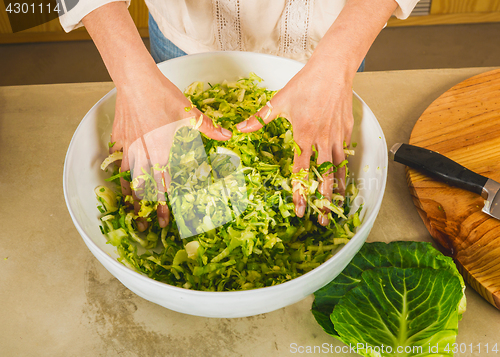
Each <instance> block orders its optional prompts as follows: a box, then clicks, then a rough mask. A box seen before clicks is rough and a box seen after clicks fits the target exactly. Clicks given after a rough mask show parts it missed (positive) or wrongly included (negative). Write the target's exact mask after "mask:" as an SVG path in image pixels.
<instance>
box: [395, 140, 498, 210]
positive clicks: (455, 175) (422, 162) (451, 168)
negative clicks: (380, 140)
mask: <svg viewBox="0 0 500 357" xmlns="http://www.w3.org/2000/svg"><path fill="white" fill-rule="evenodd" d="M389 157H390V158H391V159H392V160H394V161H395V162H399V163H401V164H403V165H406V166H408V167H411V168H414V169H417V170H419V171H423V172H425V173H427V174H429V175H431V176H433V177H435V178H437V179H439V180H441V181H444V182H445V183H447V184H448V185H450V186H455V187H458V188H461V189H464V190H467V191H470V192H473V193H475V194H478V195H481V197H483V198H484V199H485V201H484V207H483V209H482V211H483V212H484V213H486V214H488V215H490V216H492V217H494V218H496V219H500V194H499V191H500V183H498V182H497V181H495V180H492V179H490V178H488V177H485V176H482V175H480V174H478V173H476V172H474V171H471V170H469V169H467V168H466V167H464V166H462V165H460V164H459V163H457V162H455V161H453V160H451V159H450V158H448V157H446V156H444V155H441V154H439V153H438V152H435V151H432V150H429V149H424V148H421V147H418V146H414V145H409V144H403V143H397V144H394V145H393V146H392V148H391V150H390V151H389Z"/></svg>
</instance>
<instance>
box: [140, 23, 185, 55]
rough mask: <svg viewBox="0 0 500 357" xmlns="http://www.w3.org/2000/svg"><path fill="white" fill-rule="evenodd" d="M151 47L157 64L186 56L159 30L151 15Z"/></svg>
mask: <svg viewBox="0 0 500 357" xmlns="http://www.w3.org/2000/svg"><path fill="white" fill-rule="evenodd" d="M148 25H149V45H150V48H151V56H153V59H154V60H155V62H156V63H160V62H163V61H166V60H169V59H172V58H175V57H180V56H185V55H186V52H184V51H183V50H181V49H180V48H179V47H177V46H176V45H174V44H173V43H172V42H171V41H170V40H169V39H168V38H166V37H165V36H163V33H162V32H161V31H160V29H159V28H158V25H157V24H156V21H155V20H154V19H153V17H152V16H151V14H149V19H148Z"/></svg>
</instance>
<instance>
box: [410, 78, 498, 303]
mask: <svg viewBox="0 0 500 357" xmlns="http://www.w3.org/2000/svg"><path fill="white" fill-rule="evenodd" d="M410 144H412V145H416V146H420V147H424V148H428V149H430V150H434V151H437V152H439V153H441V154H443V155H445V156H447V157H449V158H450V159H452V160H455V161H456V162H458V163H460V164H462V165H463V166H465V167H467V168H469V169H471V170H472V171H475V172H477V173H479V174H481V175H483V176H486V177H489V178H492V179H494V180H496V181H498V182H500V70H494V71H490V72H486V73H483V74H480V75H477V76H474V77H472V78H469V79H467V80H465V81H463V82H461V83H459V84H457V85H456V86H454V87H453V88H451V89H450V90H448V91H447V92H445V93H444V94H443V95H441V96H440V97H439V98H438V99H436V100H435V101H434V102H433V103H432V104H431V105H430V106H429V107H428V108H427V109H426V110H425V112H424V113H423V114H422V116H421V117H420V118H419V119H418V121H417V123H416V124H415V127H414V128H413V131H412V133H411V137H410ZM406 178H407V181H408V186H409V188H410V192H411V195H412V197H413V202H414V203H415V206H416V207H417V210H418V212H419V214H420V217H422V220H423V221H424V223H425V225H426V227H427V229H428V230H429V232H430V234H431V235H432V237H433V238H434V239H435V240H436V241H437V242H438V243H439V244H440V245H441V246H442V248H443V249H444V252H445V253H448V254H449V255H451V256H452V257H453V258H455V262H456V263H457V266H458V268H459V270H460V272H461V273H462V275H463V276H464V278H465V280H466V281H467V282H468V283H469V284H470V285H471V286H472V287H473V288H474V289H475V290H476V291H477V292H479V293H480V294H481V295H482V296H483V297H484V298H485V299H486V300H488V301H489V302H490V303H491V304H492V305H493V306H495V307H496V308H498V309H500V221H499V220H497V219H494V218H492V217H490V216H488V215H486V214H484V213H483V212H481V209H482V208H483V206H484V200H483V199H482V198H481V197H480V196H478V195H475V194H473V193H470V192H468V191H464V190H461V189H458V188H454V187H450V186H448V185H446V184H444V183H442V182H438V181H436V180H434V179H433V178H430V177H429V176H426V175H424V174H422V173H420V172H418V171H416V170H413V169H409V168H407V169H406Z"/></svg>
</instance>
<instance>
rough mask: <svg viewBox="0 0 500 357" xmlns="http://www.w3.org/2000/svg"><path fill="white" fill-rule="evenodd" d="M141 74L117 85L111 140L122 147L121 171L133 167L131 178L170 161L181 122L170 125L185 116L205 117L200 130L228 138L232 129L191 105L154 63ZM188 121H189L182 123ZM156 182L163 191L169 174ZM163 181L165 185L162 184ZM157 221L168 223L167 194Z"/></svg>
mask: <svg viewBox="0 0 500 357" xmlns="http://www.w3.org/2000/svg"><path fill="white" fill-rule="evenodd" d="M141 75H142V77H140V78H137V80H136V81H134V82H132V83H130V84H129V85H124V86H121V87H117V96H116V106H115V118H114V123H113V132H112V136H111V142H113V143H114V145H113V146H112V148H111V150H112V151H117V150H123V159H122V162H121V172H124V171H128V170H131V169H133V170H132V173H133V175H132V178H135V177H137V176H138V175H140V174H141V171H142V169H145V170H147V171H148V172H149V171H150V170H151V168H152V167H154V166H155V165H156V164H158V165H159V166H160V167H163V166H165V165H166V164H167V158H168V153H169V151H170V145H171V143H172V139H173V135H174V134H175V130H176V129H177V127H178V125H175V124H174V125H169V124H172V123H175V122H177V121H180V120H182V119H188V118H194V119H195V120H196V122H198V120H199V118H200V116H202V117H203V121H202V123H201V126H200V127H199V128H198V130H199V131H201V132H202V133H204V134H205V135H206V136H208V137H210V138H211V139H215V140H227V139H229V138H230V137H231V132H230V131H229V130H227V129H224V128H222V127H218V128H214V126H213V124H212V121H211V120H210V119H209V118H208V117H207V116H205V115H203V114H202V113H201V112H200V111H199V110H198V109H196V108H192V106H191V102H190V101H189V100H188V99H187V98H186V97H185V96H184V94H183V93H182V92H181V91H180V90H179V89H178V88H177V87H176V86H175V85H174V84H173V83H172V82H170V81H169V80H168V79H167V78H166V77H165V76H164V75H163V74H162V73H161V72H160V71H159V69H158V68H157V67H156V66H155V67H154V68H152V69H151V72H150V73H147V75H146V74H145V73H141ZM183 125H186V123H183ZM120 180H121V186H122V192H123V194H124V195H132V196H133V197H134V208H135V212H136V214H137V212H138V211H139V209H140V200H141V198H142V197H140V195H139V194H136V192H134V191H133V190H132V189H131V187H130V183H129V182H128V181H126V180H124V179H123V178H121V179H120ZM156 182H157V184H158V185H159V187H160V190H159V191H160V193H161V195H164V192H166V187H165V183H168V182H169V180H168V178H165V177H163V178H162V177H161V176H159V177H158V176H157V177H156ZM160 185H162V186H163V187H161V186H160ZM158 200H159V202H160V203H161V202H163V204H159V205H158V209H157V213H158V222H159V224H160V227H165V226H167V224H168V222H169V215H170V212H169V210H168V207H167V205H166V204H164V197H158ZM136 223H137V226H138V229H139V231H144V230H145V229H146V228H147V221H146V220H145V219H144V218H138V219H137V220H136Z"/></svg>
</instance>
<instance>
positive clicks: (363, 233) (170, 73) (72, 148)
mask: <svg viewBox="0 0 500 357" xmlns="http://www.w3.org/2000/svg"><path fill="white" fill-rule="evenodd" d="M302 66H303V64H302V63H300V62H296V61H292V60H288V59H284V58H280V57H275V56H269V55H263V54H257V53H248V52H215V53H203V54H197V55H190V56H185V57H180V58H176V59H173V60H170V61H166V62H163V63H161V64H159V67H160V69H161V71H162V72H163V73H164V74H165V75H166V76H167V77H168V78H169V79H170V80H171V81H172V82H173V83H174V84H176V85H177V86H178V87H179V88H180V89H181V90H183V89H184V88H186V87H187V86H188V85H189V84H191V83H192V82H194V81H200V80H201V81H205V82H207V81H208V82H212V83H216V82H222V81H223V80H224V79H227V80H235V79H238V78H239V77H242V76H248V74H249V73H250V72H255V73H256V74H257V75H258V76H260V77H262V78H263V79H264V82H263V85H264V86H266V87H267V88H269V89H279V88H282V87H283V86H284V85H285V84H286V83H287V82H288V80H289V79H290V78H292V77H293V76H294V75H295V73H297V72H298V71H299V70H300V69H301V68H302ZM304 90H307V88H304ZM115 98H116V90H115V89H113V90H112V91H110V92H109V93H108V94H107V95H105V96H104V97H103V98H102V99H101V100H100V101H99V102H98V103H97V104H96V105H95V106H94V107H93V108H92V109H90V111H89V112H88V113H87V115H86V116H85V117H84V118H83V120H82V122H81V123H80V125H79V126H78V128H77V130H76V131H75V134H74V136H73V139H72V140H71V143H70V145H69V148H68V152H67V155H66V161H65V164H64V179H63V182H64V196H65V199H66V204H67V206H68V210H69V213H70V215H71V218H72V219H73V222H74V224H75V227H76V229H77V230H78V232H79V233H80V235H81V236H82V238H83V240H84V241H85V244H86V245H87V247H88V248H89V249H90V251H91V252H92V253H93V254H94V255H95V257H96V258H97V259H98V260H99V261H100V262H101V263H102V265H104V267H105V268H106V269H107V270H108V271H109V272H110V273H111V274H113V275H114V276H115V277H116V278H118V280H120V281H121V282H122V283H123V284H124V285H125V286H126V287H127V288H129V289H130V290H132V291H133V292H134V293H136V294H137V295H139V296H141V297H143V298H144V299H147V300H149V301H152V302H154V303H156V304H159V305H161V306H164V307H166V308H168V309H171V310H175V311H178V312H182V313H186V314H191V315H198V316H206V317H224V318H229V317H242V316H251V315H257V314H261V313H265V312H270V311H273V310H277V309H279V308H282V307H284V306H287V305H290V304H293V303H295V302H298V301H300V300H302V299H303V298H305V297H306V296H308V295H310V294H311V293H313V292H314V291H316V290H317V289H319V288H321V287H322V286H324V285H325V284H327V283H328V282H329V281H331V280H332V279H334V278H335V277H336V276H337V275H338V274H339V273H340V272H341V271H342V270H343V269H344V268H345V266H346V265H347V264H348V263H349V262H350V260H351V259H352V258H353V256H354V255H355V254H356V253H357V252H358V250H359V249H360V248H361V246H362V245H363V243H364V242H365V241H366V238H367V237H368V234H369V232H370V230H371V228H372V226H373V223H374V221H375V218H376V216H377V214H378V211H379V209H380V205H381V203H382V197H383V195H384V189H385V184H386V178H387V147H386V142H385V138H384V134H383V132H382V129H381V128H380V125H379V124H378V122H377V119H376V118H375V116H374V115H373V113H372V112H371V110H370V109H369V108H368V106H367V105H366V104H365V103H364V102H363V101H362V100H361V99H360V98H359V97H358V96H357V95H356V94H355V95H354V116H355V128H354V131H353V135H352V142H355V143H357V147H356V153H355V155H354V156H352V157H350V161H349V168H350V170H351V172H352V173H353V176H354V179H355V180H356V182H357V183H358V187H359V189H360V193H359V197H360V198H359V199H360V200H361V199H363V201H364V209H363V223H362V225H361V226H360V227H358V230H357V232H356V235H355V236H354V237H353V238H352V239H351V241H350V242H349V243H348V244H346V245H345V246H344V247H343V248H342V249H341V250H340V251H339V252H338V253H337V254H336V255H335V256H333V257H332V258H331V259H329V260H328V261H327V262H325V263H324V264H322V265H321V266H319V267H318V268H316V269H314V270H312V271H311V272H309V273H307V274H305V275H303V276H301V277H299V278H296V279H293V280H291V281H288V282H286V283H283V284H280V285H277V286H272V287H266V288H260V289H254V290H247V291H237V292H203V291H194V290H188V289H182V288H177V287H174V286H171V285H167V284H164V283H161V282H157V281H155V280H152V279H150V278H148V277H146V276H144V275H142V274H140V273H137V272H135V271H133V270H131V269H129V268H127V267H126V266H124V265H122V264H121V263H119V262H118V261H117V260H116V258H117V257H118V255H117V253H116V252H115V248H114V247H113V246H112V245H110V244H106V238H105V237H104V236H103V235H102V234H101V231H100V230H99V224H100V222H99V218H98V217H99V211H98V210H97V208H96V206H97V202H96V198H95V195H94V188H95V187H96V186H98V185H100V184H103V183H104V178H105V173H104V172H102V171H101V170H100V167H99V166H100V164H101V162H102V160H103V159H104V158H105V157H106V156H107V151H108V141H109V139H110V133H111V128H112V122H113V117H114V105H115Z"/></svg>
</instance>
